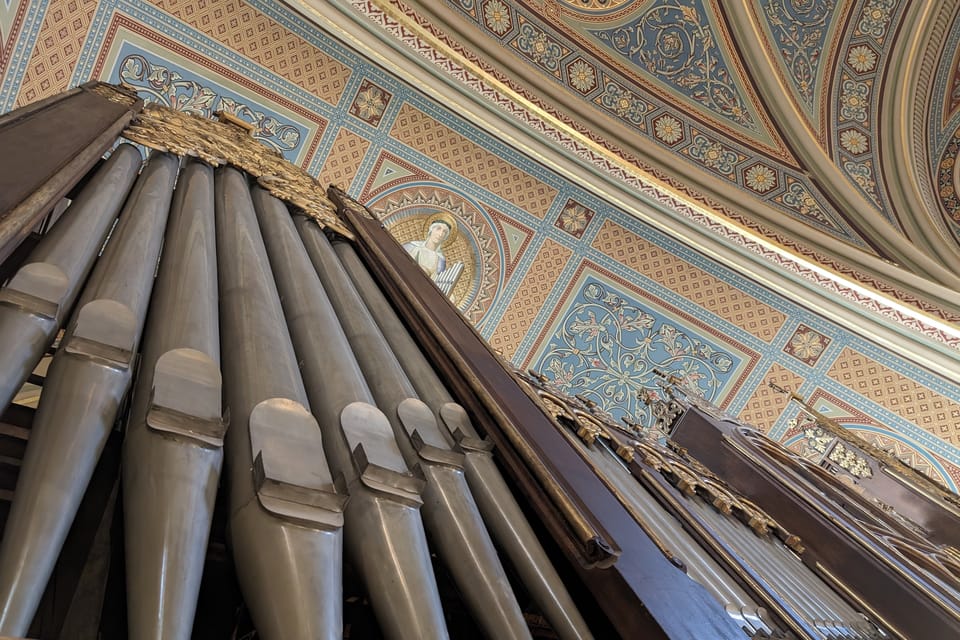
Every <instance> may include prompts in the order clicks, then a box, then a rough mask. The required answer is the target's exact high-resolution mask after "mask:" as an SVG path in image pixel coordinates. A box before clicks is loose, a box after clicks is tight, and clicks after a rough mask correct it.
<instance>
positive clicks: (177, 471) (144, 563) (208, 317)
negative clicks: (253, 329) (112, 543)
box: [122, 162, 225, 640]
mask: <svg viewBox="0 0 960 640" xmlns="http://www.w3.org/2000/svg"><path fill="white" fill-rule="evenodd" d="M221 415H222V409H221V380H220V328H219V315H218V309H217V254H216V237H215V230H214V217H213V169H212V168H211V167H209V166H208V165H205V164H201V163H199V162H192V163H190V164H188V165H186V167H185V168H184V169H183V171H182V172H181V175H180V178H179V180H178V182H177V189H176V192H175V193H174V202H173V207H172V208H171V211H170V220H169V222H168V225H167V233H166V239H165V241H164V251H163V257H162V259H161V262H160V269H159V272H158V275H157V280H156V284H155V286H154V293H153V298H152V301H151V305H150V318H149V320H148V322H147V326H146V331H145V335H144V340H143V349H142V355H141V361H140V373H139V379H138V381H137V387H136V390H135V392H134V395H133V402H132V406H131V410H130V418H129V422H128V426H127V431H126V435H125V438H124V441H123V467H122V472H123V514H124V539H125V544H126V577H127V624H128V630H129V637H131V638H139V639H143V640H148V639H150V638H154V639H156V640H161V639H162V640H167V639H169V640H173V639H176V638H183V639H187V638H190V635H191V631H192V629H193V618H194V613H195V611H196V604H197V594H198V592H199V590H200V578H201V576H202V574H203V564H204V559H205V557H206V551H207V538H208V537H209V533H210V525H211V521H212V518H213V507H214V502H215V500H216V495H217V485H218V481H219V478H220V467H221V464H222V461H223V450H222V446H223V433H224V429H225V425H224V423H223V420H222V419H221Z"/></svg>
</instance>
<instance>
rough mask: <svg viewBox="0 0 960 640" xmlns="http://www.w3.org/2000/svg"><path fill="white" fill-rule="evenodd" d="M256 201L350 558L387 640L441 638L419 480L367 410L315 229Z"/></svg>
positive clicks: (379, 417)
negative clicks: (340, 482) (341, 503)
mask: <svg viewBox="0 0 960 640" xmlns="http://www.w3.org/2000/svg"><path fill="white" fill-rule="evenodd" d="M253 200H254V203H255V205H256V211H257V215H258V218H259V221H260V225H261V229H262V231H263V235H264V239H265V242H266V246H267V251H268V254H269V256H270V259H271V263H272V264H273V267H274V273H275V276H276V280H277V285H278V287H279V290H280V292H281V294H282V300H283V307H284V313H285V315H286V319H287V325H288V327H289V329H290V333H291V336H292V338H293V341H294V345H295V348H296V351H297V353H298V354H299V356H300V358H301V361H302V366H303V376H304V381H305V383H306V387H307V392H308V394H309V397H310V400H311V404H312V405H313V410H314V412H315V414H316V415H317V417H318V418H319V423H320V429H321V430H322V432H323V434H324V443H325V447H326V452H327V455H328V459H329V461H330V464H331V466H332V467H333V469H334V472H335V473H337V474H340V475H342V476H343V478H344V479H345V481H346V484H347V486H348V488H349V493H350V501H349V502H348V503H347V507H346V512H345V527H344V528H345V536H346V548H347V553H348V554H349V557H350V559H351V562H352V564H353V565H354V566H355V567H356V568H357V570H358V572H359V573H360V575H361V576H362V577H363V580H364V582H365V584H366V587H367V590H368V592H369V594H370V599H371V602H372V603H373V608H374V611H375V613H376V615H377V618H378V620H379V622H380V625H381V627H382V628H383V631H384V633H385V635H386V636H387V637H390V638H401V639H403V638H408V639H410V640H416V639H419V638H438V639H439V638H446V637H447V630H446V624H445V622H444V618H443V611H442V608H441V605H440V596H439V593H438V591H437V586H436V581H435V578H434V574H433V568H432V565H431V563H430V552H429V549H428V547H427V542H426V536H425V534H424V530H423V523H422V521H421V518H420V513H419V507H420V504H421V499H420V492H421V491H422V489H423V480H422V479H421V478H419V477H416V476H414V475H412V474H411V473H410V472H409V470H408V469H407V466H406V465H405V464H404V461H403V458H402V456H401V455H400V451H399V450H398V449H397V444H396V442H395V441H394V437H393V433H392V432H391V430H390V425H389V423H388V422H387V419H386V417H385V416H384V415H383V414H382V413H381V412H380V411H379V410H378V409H377V408H376V407H375V406H373V404H372V403H373V396H372V395H371V393H370V390H369V388H368V387H367V384H366V382H365V381H364V379H363V376H362V374H361V372H360V368H359V367H358V365H357V362H356V360H355V358H354V356H353V353H352V352H351V351H350V346H349V345H348V343H347V340H346V337H345V336H344V334H343V330H342V328H341V324H340V320H339V319H338V318H337V316H336V314H335V313H334V311H333V308H332V306H331V304H330V299H329V297H328V294H327V292H326V291H325V290H324V288H323V286H322V285H321V283H320V279H319V278H318V275H317V271H316V270H315V269H314V265H313V264H311V255H310V254H311V251H312V250H313V244H314V243H318V242H323V243H325V242H326V239H325V238H323V236H322V232H321V230H320V229H319V228H318V227H316V226H315V225H313V224H312V223H310V222H307V221H306V220H304V219H298V223H299V224H301V225H304V226H306V225H309V227H310V229H309V230H308V231H304V229H303V228H301V232H303V233H304V239H305V240H306V247H305V246H304V242H302V241H301V238H300V236H299V235H298V232H297V228H296V227H295V224H294V221H293V220H292V219H291V217H290V213H289V211H288V210H287V207H286V205H284V204H283V203H282V202H281V201H279V200H277V199H276V198H274V197H273V196H271V195H269V194H268V193H266V192H265V191H262V190H261V189H259V188H255V189H254V190H253ZM313 232H315V234H316V235H315V236H314V235H312V233H313ZM345 321H346V322H349V321H352V319H350V318H347V319H345Z"/></svg>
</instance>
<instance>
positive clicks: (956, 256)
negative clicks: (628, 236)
mask: <svg viewBox="0 0 960 640" xmlns="http://www.w3.org/2000/svg"><path fill="white" fill-rule="evenodd" d="M956 4H957V3H954V2H948V3H943V2H937V1H933V0H924V1H922V2H913V3H910V2H898V1H896V0H847V1H844V2H826V1H811V2H791V1H788V0H776V1H770V2H758V1H752V2H744V3H742V4H731V3H727V2H720V1H719V0H683V1H680V0H643V1H640V2H582V1H579V0H578V1H560V2H555V3H548V4H544V3H542V2H522V1H512V0H448V1H447V2H445V3H442V4H438V3H424V2H420V1H418V0H409V1H407V2H402V1H400V0H382V1H380V2H369V1H363V0H357V1H355V2H353V5H354V6H355V7H357V8H359V9H360V10H365V9H364V7H370V6H371V5H373V6H375V7H376V10H387V9H385V7H389V8H390V10H392V11H393V14H394V15H395V14H397V13H398V12H399V13H403V14H405V15H407V16H408V17H412V16H414V15H417V16H423V15H426V16H428V17H427V18H423V17H421V18H420V20H422V21H427V22H429V21H431V20H433V19H434V18H436V20H437V21H438V22H441V23H444V24H454V25H456V27H457V28H456V30H455V31H458V32H460V33H463V34H465V35H464V37H463V41H464V42H467V41H468V42H469V43H470V45H469V46H463V45H461V43H460V42H458V41H457V37H456V35H449V31H450V30H437V31H436V32H435V33H434V35H436V36H437V37H438V38H439V39H440V40H443V41H444V42H445V44H447V45H448V47H449V48H448V51H457V50H458V49H460V50H461V51H460V52H461V53H463V54H464V55H466V56H468V57H469V56H471V55H472V56H475V58H477V59H480V60H483V61H489V63H488V69H487V70H486V71H488V72H489V73H490V75H491V77H496V79H497V81H500V82H504V83H506V84H507V85H509V86H510V88H511V90H513V91H516V92H517V93H518V94H520V95H522V96H524V97H525V98H528V99H529V100H531V101H532V102H533V103H535V104H536V105H537V108H539V109H543V110H545V111H547V112H549V113H550V114H551V115H552V116H555V117H557V118H559V119H560V120H562V121H564V122H567V123H572V122H576V121H579V122H584V121H586V122H588V123H589V125H587V127H586V128H587V129H588V130H586V131H582V132H581V133H583V134H584V135H585V136H587V137H589V138H591V139H592V141H594V142H596V143H598V144H600V145H601V146H603V147H604V148H605V149H607V150H608V151H609V152H610V153H611V154H612V155H615V156H616V157H617V158H618V159H619V160H621V161H624V162H626V163H628V164H631V165H633V166H635V167H637V168H640V169H641V170H644V171H648V172H651V173H653V174H655V175H657V177H658V178H663V177H664V175H666V176H668V177H666V178H665V180H666V181H667V182H671V180H670V178H669V176H674V180H673V185H672V186H674V187H676V188H677V189H679V190H681V191H686V192H688V193H690V192H696V194H695V197H696V196H699V197H700V198H704V199H710V200H711V201H712V202H714V203H720V205H721V208H724V209H726V210H727V213H728V214H729V215H731V216H732V217H733V218H735V219H737V221H738V222H740V223H743V222H744V221H746V223H747V224H748V225H750V226H751V228H753V229H754V230H755V231H757V232H759V233H761V234H762V235H765V236H767V237H770V238H773V239H774V240H775V241H776V242H779V243H781V244H786V245H792V248H795V249H797V248H798V247H797V246H796V244H794V242H797V241H800V240H801V239H802V242H800V244H802V245H804V247H805V248H806V249H807V250H808V251H810V250H813V252H818V253H820V254H825V256H826V257H827V260H828V261H829V260H830V258H831V257H832V258H833V259H840V260H841V261H843V262H846V263H847V264H850V263H855V264H856V265H857V268H858V269H860V270H865V271H867V272H873V273H879V272H881V271H884V270H885V267H883V266H882V264H888V265H889V264H891V263H892V264H895V265H897V266H898V267H900V268H902V269H903V270H907V271H911V272H912V273H914V274H917V275H921V276H923V277H925V278H927V279H929V280H931V281H933V282H936V283H939V284H941V285H945V286H946V287H948V288H952V289H956V288H957V287H958V285H960V277H958V276H957V274H958V273H960V197H958V196H957V191H956V188H955V187H956V185H955V183H954V181H955V176H954V171H953V167H955V166H956V163H955V162H954V160H955V159H956V156H957V154H958V148H960V145H958V140H960V137H958V136H957V135H955V134H957V132H958V130H960V126H958V125H960V122H958V121H957V118H952V119H951V118H950V117H947V118H946V119H945V118H944V114H949V115H952V116H956V114H957V109H956V106H957V104H958V99H957V97H958V95H960V92H958V91H957V90H956V89H957V87H958V83H957V78H958V75H957V70H958V65H957V64H956V63H957V60H956V59H954V57H953V52H955V51H957V48H956V46H955V45H956V34H957V32H958V29H957V23H956V12H957V7H956ZM453 14H455V15H453ZM951 43H952V45H953V46H951ZM918 50H919V51H920V54H918V53H917V51H918ZM944 51H945V52H947V53H948V54H950V55H949V57H948V56H943V55H941V53H942V52H944ZM914 59H915V60H916V62H917V63H916V64H913V66H910V64H908V63H907V62H905V61H909V60H914ZM938 87H947V89H948V91H946V92H941V94H940V95H933V94H935V93H936V88H938ZM914 96H915V97H916V98H917V99H916V100H909V98H911V97H914ZM926 114H930V116H929V118H927V116H926ZM925 118H927V119H925ZM574 126H576V125H574ZM677 176H682V178H683V179H682V180H678V179H676V177H677ZM797 223H800V224H801V225H802V227H803V228H801V227H798V225H797ZM825 238H829V239H830V240H829V241H825ZM833 240H836V241H838V242H839V244H838V243H836V242H832V241H833ZM799 250H800V251H801V252H802V251H803V248H799ZM820 257H821V258H823V257H824V256H823V255H821V256H820ZM947 297H949V296H947ZM946 304H947V305H950V304H951V303H950V302H949V300H947V301H946Z"/></svg>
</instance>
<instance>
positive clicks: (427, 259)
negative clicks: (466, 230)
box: [403, 220, 451, 278]
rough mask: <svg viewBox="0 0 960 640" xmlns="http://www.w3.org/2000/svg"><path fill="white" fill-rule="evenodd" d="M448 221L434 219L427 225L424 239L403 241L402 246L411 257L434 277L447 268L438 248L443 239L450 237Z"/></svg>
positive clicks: (441, 252)
mask: <svg viewBox="0 0 960 640" xmlns="http://www.w3.org/2000/svg"><path fill="white" fill-rule="evenodd" d="M450 231H451V228H450V223H449V222H447V221H446V220H434V221H433V222H431V223H430V226H429V227H427V237H426V239H425V240H413V241H411V242H405V243H404V244H403V248H404V249H406V250H407V253H409V254H410V255H411V256H413V259H414V260H416V261H417V264H419V265H420V268H421V269H423V270H424V271H426V272H427V274H428V275H429V276H430V277H431V278H434V277H436V275H437V274H439V273H443V270H444V269H446V268H447V258H446V256H444V255H443V251H442V250H441V249H440V247H441V245H443V243H444V241H445V240H446V239H447V238H449V237H450Z"/></svg>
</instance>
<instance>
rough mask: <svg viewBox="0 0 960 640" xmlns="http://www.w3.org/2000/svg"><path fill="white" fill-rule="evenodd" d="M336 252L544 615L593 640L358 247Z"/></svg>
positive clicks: (564, 634)
mask: <svg viewBox="0 0 960 640" xmlns="http://www.w3.org/2000/svg"><path fill="white" fill-rule="evenodd" d="M335 249H336V251H337V255H338V256H339V258H340V261H341V262H342V264H343V265H344V268H345V269H346V271H347V273H348V274H349V275H350V278H351V280H352V282H353V284H354V287H356V290H357V292H358V293H359V294H360V296H361V298H362V299H363V302H364V304H365V305H366V307H367V308H368V309H369V310H370V313H371V315H372V316H373V317H374V318H375V319H376V322H377V325H378V327H379V329H380V331H381V332H382V335H383V337H384V338H386V340H387V342H388V343H389V345H390V348H391V350H392V351H393V353H394V354H395V355H396V357H397V358H398V359H399V361H400V363H401V365H402V366H403V369H404V371H405V372H406V375H407V376H408V378H409V380H410V382H411V383H412V384H413V386H414V388H415V390H416V393H417V395H418V396H419V397H420V398H421V399H423V401H424V402H426V403H427V404H428V405H429V406H430V407H431V408H432V409H433V412H434V414H435V415H436V416H437V417H438V418H439V419H440V425H441V427H442V428H441V433H442V434H443V435H444V437H445V438H446V439H447V441H448V442H449V443H451V444H455V445H456V446H457V448H458V449H459V450H460V451H462V452H463V454H464V460H465V463H464V466H465V471H466V478H467V483H468V484H469V486H470V491H471V493H472V494H473V497H474V498H475V500H476V502H477V506H478V507H479V509H480V512H481V513H482V514H483V519H484V522H485V523H486V525H487V527H489V529H490V532H491V533H492V534H493V536H494V537H495V538H496V540H497V542H498V543H499V545H500V546H501V547H502V548H503V549H504V551H505V552H506V554H507V556H508V557H509V558H510V561H511V562H512V564H513V566H514V568H515V569H516V570H517V572H518V573H519V574H520V577H521V579H522V580H523V583H524V585H525V586H526V588H527V589H528V590H529V591H530V594H531V595H532V597H533V598H534V600H535V601H536V603H537V605H538V606H539V607H540V608H541V610H542V611H543V613H544V616H545V617H546V618H547V619H548V620H549V621H550V624H551V625H553V628H554V630H555V631H556V632H557V633H558V634H559V635H560V637H561V638H563V639H564V640H575V639H578V638H590V637H591V634H590V630H589V628H588V627H587V624H586V622H585V621H584V620H583V617H582V616H581V615H580V612H579V611H578V609H577V606H576V604H575V603H574V602H573V599H572V598H571V597H570V594H569V593H568V592H567V589H566V587H565V586H564V585H563V581H562V580H561V579H560V576H559V575H557V572H556V569H554V567H553V563H552V562H551V561H550V559H549V558H548V557H547V554H546V552H545V551H544V549H543V546H542V545H541V544H540V541H539V540H538V539H537V536H536V534H535V533H534V531H533V529H532V528H531V527H530V524H529V523H528V522H527V519H526V516H525V515H524V514H523V511H522V510H521V509H520V505H519V504H517V501H516V500H515V499H514V497H513V494H512V493H511V491H510V489H509V487H508V486H507V484H506V482H505V481H504V479H503V476H502V475H501V474H500V471H499V470H498V469H497V467H496V464H495V463H494V461H493V456H492V454H491V452H490V448H489V445H487V444H486V442H484V441H483V440H482V439H481V438H480V436H479V435H478V434H477V432H476V429H475V428H474V427H473V425H472V424H471V422H470V418H469V416H468V415H467V413H466V411H464V410H463V408H462V407H461V406H460V405H458V404H455V403H454V402H453V398H452V397H451V396H450V393H449V392H448V391H447V389H446V387H445V386H444V385H443V383H442V382H441V381H440V378H439V377H438V376H437V373H436V371H435V370H434V368H433V367H432V366H431V365H430V362H429V361H428V360H427V358H426V356H425V355H424V354H423V352H422V351H421V350H420V348H419V347H418V346H417V344H416V342H415V341H414V340H413V338H412V337H411V336H410V333H409V332H408V331H407V329H406V327H405V326H404V325H403V322H402V321H401V320H400V318H399V317H398V316H397V314H396V312H395V311H394V310H393V307H392V306H390V303H389V302H388V301H387V299H386V298H385V297H384V295H383V292H381V291H380V288H379V287H378V286H377V285H376V283H375V282H374V281H373V278H371V277H370V274H369V273H368V272H367V270H366V269H365V268H364V266H363V263H362V262H361V260H360V258H359V256H357V254H356V251H354V249H353V247H352V246H350V245H349V244H348V243H345V242H338V243H336V244H335ZM458 432H459V433H458ZM454 434H456V435H454Z"/></svg>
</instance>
